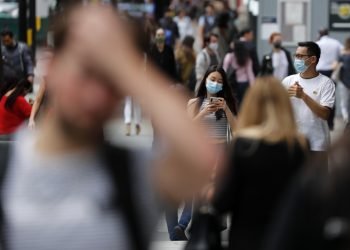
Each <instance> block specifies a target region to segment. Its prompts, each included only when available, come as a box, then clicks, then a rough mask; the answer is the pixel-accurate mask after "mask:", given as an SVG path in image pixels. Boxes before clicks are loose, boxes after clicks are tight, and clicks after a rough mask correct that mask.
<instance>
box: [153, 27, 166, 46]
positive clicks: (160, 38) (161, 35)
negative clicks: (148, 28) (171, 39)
mask: <svg viewBox="0 0 350 250" xmlns="http://www.w3.org/2000/svg"><path fill="white" fill-rule="evenodd" d="M155 41H156V44H158V45H162V44H164V43H165V31H164V30H163V29H157V31H156V39H155Z"/></svg>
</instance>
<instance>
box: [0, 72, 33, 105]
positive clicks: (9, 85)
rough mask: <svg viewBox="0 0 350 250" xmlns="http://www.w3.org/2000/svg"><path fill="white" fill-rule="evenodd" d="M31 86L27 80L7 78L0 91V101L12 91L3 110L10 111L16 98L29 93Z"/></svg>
mask: <svg viewBox="0 0 350 250" xmlns="http://www.w3.org/2000/svg"><path fill="white" fill-rule="evenodd" d="M31 87H32V84H31V83H30V82H29V81H28V80H27V79H22V80H18V78H16V77H8V78H7V79H4V85H3V86H2V87H1V89H0V99H1V98H2V97H3V96H5V95H6V93H7V92H9V91H10V90H14V91H13V92H12V93H11V95H9V96H8V97H7V100H6V103H5V108H6V109H11V108H12V107H13V105H14V104H15V102H16V100H17V98H18V97H19V96H21V95H24V94H25V92H27V91H29V90H30V89H31Z"/></svg>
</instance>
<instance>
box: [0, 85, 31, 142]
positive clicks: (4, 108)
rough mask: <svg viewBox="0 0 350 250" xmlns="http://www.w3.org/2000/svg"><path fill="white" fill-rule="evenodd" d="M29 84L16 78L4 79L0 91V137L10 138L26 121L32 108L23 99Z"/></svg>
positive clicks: (28, 89) (29, 87)
mask: <svg viewBox="0 0 350 250" xmlns="http://www.w3.org/2000/svg"><path fill="white" fill-rule="evenodd" d="M31 85H32V84H31V83H30V82H29V81H28V80H26V79H22V80H20V81H19V80H18V79H17V78H5V83H4V84H3V86H2V87H1V89H0V135H1V136H2V137H1V138H2V139H4V140H5V139H6V138H8V139H9V138H10V135H11V134H13V133H15V132H16V131H17V130H18V128H19V127H20V126H21V125H22V124H23V122H24V121H25V120H28V118H29V116H30V113H31V110H32V106H31V105H30V104H29V103H28V102H27V100H26V99H25V98H24V97H25V96H26V95H27V93H28V92H29V91H30V89H31Z"/></svg>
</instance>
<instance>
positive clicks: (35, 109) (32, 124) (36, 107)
mask: <svg viewBox="0 0 350 250" xmlns="http://www.w3.org/2000/svg"><path fill="white" fill-rule="evenodd" d="M45 91H46V82H45V79H44V78H43V81H42V83H41V84H40V88H39V92H38V94H37V96H36V98H35V101H34V104H33V108H32V112H31V114H30V118H29V124H28V126H29V128H31V129H33V128H34V127H35V117H36V115H37V114H38V112H39V109H40V106H41V104H42V101H43V98H44V95H45Z"/></svg>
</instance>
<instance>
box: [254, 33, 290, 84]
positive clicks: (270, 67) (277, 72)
mask: <svg viewBox="0 0 350 250" xmlns="http://www.w3.org/2000/svg"><path fill="white" fill-rule="evenodd" d="M269 41H270V44H271V46H272V51H271V52H270V53H269V54H267V55H265V56H264V58H263V61H262V67H261V72H260V73H261V75H273V76H274V77H276V78H277V79H279V80H283V79H284V78H286V77H287V76H289V75H293V74H295V73H296V72H295V69H294V66H293V60H292V57H291V54H290V52H289V51H288V50H286V49H285V48H284V47H283V46H282V35H281V33H278V32H274V33H272V34H271V36H270V40H269Z"/></svg>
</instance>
